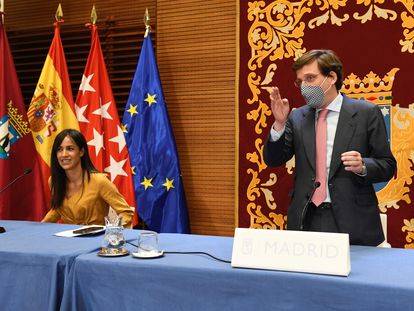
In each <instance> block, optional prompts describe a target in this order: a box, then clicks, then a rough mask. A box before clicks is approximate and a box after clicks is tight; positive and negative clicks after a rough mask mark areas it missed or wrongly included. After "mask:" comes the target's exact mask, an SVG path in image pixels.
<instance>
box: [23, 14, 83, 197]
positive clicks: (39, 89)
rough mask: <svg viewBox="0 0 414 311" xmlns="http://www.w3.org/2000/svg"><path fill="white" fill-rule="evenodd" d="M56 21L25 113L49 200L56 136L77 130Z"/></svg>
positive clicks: (58, 26) (59, 22) (58, 24)
mask: <svg viewBox="0 0 414 311" xmlns="http://www.w3.org/2000/svg"><path fill="white" fill-rule="evenodd" d="M61 22H62V20H60V21H58V22H56V23H55V24H54V26H55V35H54V38H53V41H52V44H51V46H50V49H49V53H48V55H47V57H46V61H45V64H44V66H43V69H42V73H41V75H40V78H39V81H38V83H37V86H36V90H35V92H34V95H33V98H32V101H31V103H30V106H29V109H28V111H27V117H28V120H29V125H30V128H31V130H32V135H33V139H34V142H35V146H36V150H37V153H38V156H39V157H40V162H41V165H42V175H43V184H44V185H45V187H44V189H46V192H47V193H46V195H47V197H48V198H50V192H49V187H48V185H47V182H48V179H49V176H50V158H51V157H50V153H51V150H52V145H53V141H54V139H55V137H56V135H57V134H58V133H59V132H60V131H62V130H63V129H66V128H73V129H77V130H79V125H78V121H77V119H76V114H75V109H74V104H73V96H72V89H71V85H70V81H69V74H68V69H67V66H66V59H65V54H64V51H63V46H62V41H61V39H60V24H61Z"/></svg>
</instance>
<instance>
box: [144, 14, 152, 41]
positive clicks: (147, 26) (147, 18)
mask: <svg viewBox="0 0 414 311" xmlns="http://www.w3.org/2000/svg"><path fill="white" fill-rule="evenodd" d="M144 25H145V35H144V38H146V37H148V33H150V32H151V25H150V16H149V13H148V8H146V9H145V14H144Z"/></svg>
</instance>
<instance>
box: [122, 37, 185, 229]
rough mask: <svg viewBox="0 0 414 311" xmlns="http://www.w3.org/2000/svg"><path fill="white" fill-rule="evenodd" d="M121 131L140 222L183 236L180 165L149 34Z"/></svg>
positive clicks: (182, 198) (145, 40)
mask: <svg viewBox="0 0 414 311" xmlns="http://www.w3.org/2000/svg"><path fill="white" fill-rule="evenodd" d="M123 130H124V133H125V139H126V142H127V145H128V149H129V155H130V159H131V167H132V170H133V179H134V187H135V195H136V201H137V209H138V214H139V216H140V218H141V219H142V220H143V221H144V222H145V224H146V225H147V226H148V227H149V228H150V229H151V230H154V231H157V232H177V233H188V232H189V225H188V214H187V207H186V200H185V194H184V187H183V183H182V179H181V172H180V164H179V160H178V155H177V149H176V145H175V139H174V134H173V131H172V128H171V124H170V120H169V117H168V112H167V107H166V104H165V100H164V94H163V92H162V87H161V81H160V77H159V73H158V66H157V62H156V60H155V55H154V50H153V47H152V42H151V36H150V34H149V33H148V35H147V37H146V38H145V39H144V42H143V44H142V48H141V54H140V57H139V61H138V65H137V68H136V71H135V75H134V80H133V82H132V87H131V91H130V93H129V97H128V101H127V104H126V107H125V112H124V117H123Z"/></svg>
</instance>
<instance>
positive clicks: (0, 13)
mask: <svg viewBox="0 0 414 311" xmlns="http://www.w3.org/2000/svg"><path fill="white" fill-rule="evenodd" d="M0 23H2V24H4V0H0Z"/></svg>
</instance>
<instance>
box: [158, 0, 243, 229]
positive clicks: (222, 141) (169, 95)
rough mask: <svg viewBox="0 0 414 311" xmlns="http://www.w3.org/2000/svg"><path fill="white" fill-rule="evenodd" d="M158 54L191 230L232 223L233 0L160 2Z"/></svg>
mask: <svg viewBox="0 0 414 311" xmlns="http://www.w3.org/2000/svg"><path fill="white" fill-rule="evenodd" d="M157 47H158V49H157V57H158V65H159V70H160V75H161V79H162V82H163V89H164V93H165V97H166V101H167V105H168V110H169V113H170V118H171V122H172V126H173V129H174V133H175V137H176V141H177V148H178V152H179V155H180V160H181V170H182V173H183V178H184V183H185V190H186V194H187V201H188V205H189V213H190V221H191V228H192V232H193V233H198V234H218V235H233V233H234V226H235V187H236V185H235V161H236V153H235V150H236V149H235V68H236V2H235V1H227V2H226V1H221V0H210V1H199V0H197V1H194V0H176V1H168V0H158V1H157Z"/></svg>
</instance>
